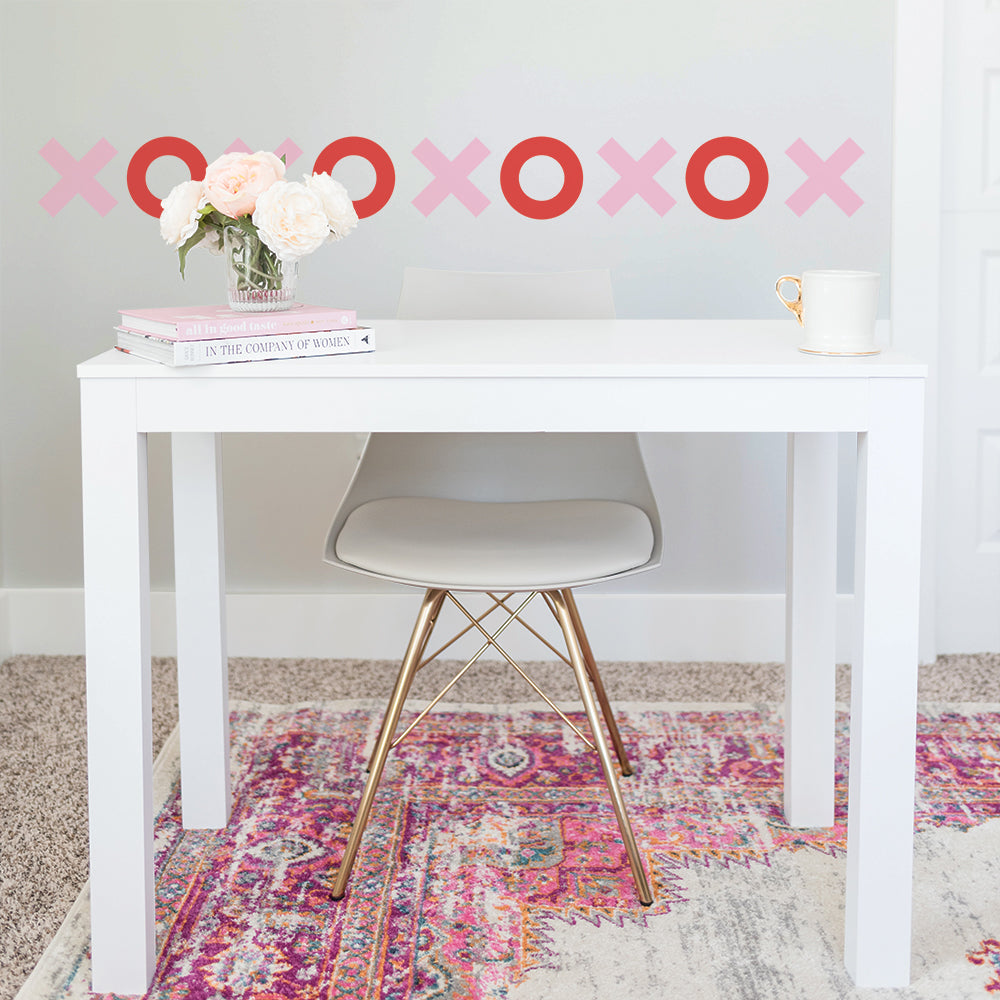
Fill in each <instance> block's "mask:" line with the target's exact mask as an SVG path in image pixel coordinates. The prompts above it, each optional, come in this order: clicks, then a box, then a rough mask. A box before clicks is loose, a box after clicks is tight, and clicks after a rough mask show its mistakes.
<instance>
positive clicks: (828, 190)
mask: <svg viewBox="0 0 1000 1000" xmlns="http://www.w3.org/2000/svg"><path fill="white" fill-rule="evenodd" d="M785 152H786V153H787V154H788V156H790V157H791V159H792V160H793V161H794V163H795V165H796V166H798V167H801V168H802V169H803V170H804V171H805V172H806V174H807V176H808V179H807V180H806V182H805V183H804V184H803V185H802V186H801V187H800V188H799V189H798V190H797V191H795V193H794V194H793V195H792V196H791V197H790V198H789V199H788V200H787V201H786V202H785V204H786V205H787V206H788V207H789V208H790V209H791V210H792V211H793V212H794V213H795V214H796V215H798V216H802V215H803V213H805V212H806V211H807V210H808V209H809V208H811V207H812V205H813V204H814V203H815V202H816V201H817V200H818V199H819V198H820V197H822V196H823V195H824V194H825V195H828V196H829V197H830V199H831V200H832V201H833V203H834V204H835V205H836V206H837V207H838V208H840V209H842V210H843V212H844V214H845V215H849V216H850V215H853V214H854V213H855V212H856V211H857V210H858V209H859V208H860V207H861V206H862V205H863V204H864V201H863V200H862V199H861V198H860V197H859V196H858V194H857V192H855V191H853V190H852V189H851V188H850V187H848V186H847V184H846V183H845V181H844V179H843V178H842V177H841V174H843V173H844V171H845V170H846V169H847V168H848V167H849V166H851V164H852V163H855V162H856V161H857V160H858V158H859V157H860V156H861V155H862V154H863V153H864V150H863V149H862V148H861V147H860V146H859V145H858V144H857V143H856V142H855V141H854V140H853V139H847V140H846V141H844V142H843V143H841V145H840V146H839V147H838V148H837V150H836V152H834V153H833V155H832V156H831V157H830V158H829V159H828V160H823V159H822V158H821V157H820V156H818V155H817V154H816V153H814V152H813V150H812V149H810V148H809V146H808V145H807V144H806V143H805V142H804V141H803V140H802V139H796V140H795V142H793V143H792V145H791V146H789V147H788V149H787V150H785Z"/></svg>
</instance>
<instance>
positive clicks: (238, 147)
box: [192, 139, 302, 180]
mask: <svg viewBox="0 0 1000 1000" xmlns="http://www.w3.org/2000/svg"><path fill="white" fill-rule="evenodd" d="M223 152H224V153H253V152H254V150H252V149H251V148H250V147H249V146H248V145H247V144H246V143H245V142H244V141H243V140H242V139H234V140H233V142H231V143H230V144H229V145H228V146H227V147H226V148H225V149H224V150H223ZM273 153H274V155H275V156H283V157H284V158H285V166H286V167H290V166H291V165H292V164H293V163H294V162H295V161H296V160H297V159H298V158H299V157H300V156H301V155H302V150H301V149H299V147H298V146H296V145H295V143H294V142H292V140H291V139H286V140H285V141H284V142H283V143H282V144H281V145H280V146H279V147H278V148H277V149H275V150H273ZM192 180H198V178H197V177H195V178H192Z"/></svg>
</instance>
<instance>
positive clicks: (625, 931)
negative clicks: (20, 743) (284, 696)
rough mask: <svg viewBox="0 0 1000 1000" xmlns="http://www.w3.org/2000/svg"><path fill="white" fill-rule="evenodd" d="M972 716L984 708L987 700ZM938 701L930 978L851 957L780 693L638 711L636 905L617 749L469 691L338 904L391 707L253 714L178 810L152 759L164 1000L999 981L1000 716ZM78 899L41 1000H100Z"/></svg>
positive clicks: (836, 883) (428, 745)
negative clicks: (788, 792) (807, 813)
mask: <svg viewBox="0 0 1000 1000" xmlns="http://www.w3.org/2000/svg"><path fill="white" fill-rule="evenodd" d="M970 707H971V706H970ZM989 708H990V709H991V710H990V711H985V710H983V706H976V709H977V711H976V713H975V714H966V713H963V712H962V711H961V710H954V706H953V707H952V710H948V711H946V710H943V709H936V708H934V707H933V706H922V713H921V715H920V719H919V767H918V789H917V822H916V829H917V837H916V843H917V853H916V903H915V927H914V970H913V985H912V986H911V987H910V988H909V989H906V990H903V991H882V990H857V989H855V988H854V987H853V985H852V984H851V982H850V980H849V978H848V977H847V974H846V972H845V971H844V969H843V959H842V953H843V892H844V890H843V882H844V868H845V866H844V856H845V848H846V840H845V837H846V831H845V826H844V822H845V820H846V781H845V772H846V750H847V746H846V728H847V719H846V713H840V715H839V716H838V719H839V722H838V761H839V766H838V780H837V825H836V826H834V827H832V828H830V829H814V830H797V829H791V828H789V827H788V826H786V825H785V823H784V821H783V817H782V811H781V792H782V752H781V720H780V717H779V715H778V712H777V710H776V709H775V708H773V707H770V706H732V705H727V706H724V707H722V706H715V707H713V706H707V705H706V706H687V707H681V706H650V705H648V704H647V705H640V704H635V705H632V706H624V707H620V710H619V719H620V722H621V724H622V732H623V735H624V738H625V741H626V744H627V746H628V747H629V750H630V753H631V754H632V756H633V760H634V761H635V763H636V764H637V773H636V774H635V775H634V776H632V777H630V778H628V779H626V780H624V781H623V783H622V787H623V794H624V795H625V797H626V800H627V802H628V805H629V810H630V813H631V816H632V821H633V825H634V827H635V831H636V837H637V840H638V842H639V845H640V848H641V849H642V851H643V852H644V855H645V858H646V862H647V866H648V870H649V871H650V873H651V877H652V881H653V885H654V891H655V893H656V902H655V903H654V905H653V906H652V907H650V908H648V909H645V908H642V907H640V906H639V905H638V904H637V903H636V900H635V894H634V888H633V884H632V881H631V876H630V874H629V869H628V864H627V860H626V857H625V853H624V850H623V849H622V848H621V846H620V842H619V836H618V830H617V827H616V824H615V820H614V816H613V813H612V811H611V807H610V803H609V801H608V798H607V793H606V789H605V787H604V785H603V782H602V780H601V777H600V772H599V766H598V764H597V760H596V756H594V755H593V754H591V753H588V752H587V751H586V750H585V748H583V746H582V744H581V743H580V742H579V740H578V739H577V737H576V736H575V735H574V734H573V733H572V731H571V730H570V729H569V728H568V727H566V726H565V725H564V724H562V723H561V722H560V721H559V720H558V719H557V718H556V717H555V716H554V715H553V714H551V713H549V712H543V711H540V710H538V709H537V708H532V707H530V706H513V707H512V706H505V707H504V708H502V709H493V708H490V707H483V706H451V707H450V708H448V709H447V710H445V711H440V710H439V711H437V712H436V713H434V714H433V715H431V716H430V717H429V718H428V719H427V720H426V721H425V722H424V724H423V725H422V726H421V727H420V728H418V729H417V730H416V731H415V732H414V734H413V735H412V736H411V737H410V738H409V739H408V740H407V741H406V742H404V743H403V744H402V746H401V747H400V749H399V750H398V751H397V752H396V754H395V755H394V756H393V757H391V758H390V762H389V765H388V766H387V768H386V773H385V776H384V778H383V782H382V786H381V790H380V794H379V797H378V798H377V800H376V805H375V808H374V809H373V813H372V819H371V823H370V825H369V828H368V831H367V833H366V836H365V839H364V841H363V843H362V848H361V852H360V854H359V856H358V862H357V865H356V867H355V871H354V874H353V876H352V881H351V883H350V885H349V889H348V894H347V896H346V897H345V898H344V900H342V901H341V902H339V903H331V902H330V901H329V898H328V889H327V886H326V880H327V879H328V877H329V876H330V875H331V874H332V872H333V870H334V867H335V864H336V861H337V860H338V859H339V856H340V851H341V849H342V846H343V844H344V841H345V840H346V836H347V832H348V829H349V824H350V821H351V817H352V816H353V809H354V805H355V803H356V801H357V797H358V796H359V794H360V791H361V785H362V779H363V775H364V763H365V760H366V759H367V755H368V754H369V753H370V752H371V749H372V747H373V745H374V740H375V737H376V735H377V728H378V722H379V712H380V710H381V705H379V706H377V707H376V706H374V705H371V704H367V703H362V702H350V703H346V702H338V703H314V704H310V705H298V706H285V707H277V706H264V705H251V704H239V705H236V706H234V711H233V715H232V721H233V742H232V748H233V749H232V756H233V768H234V771H233V773H234V792H235V808H234V812H233V818H232V821H231V823H230V825H229V827H228V828H227V829H225V830H222V831H189V832H185V831H183V830H182V829H181V826H180V792H179V787H178V785H179V779H178V759H177V741H176V734H175V735H174V737H171V739H170V740H169V741H168V745H167V746H166V747H165V748H164V751H163V753H162V754H161V756H160V758H159V760H158V762H157V768H156V778H157V792H156V794H157V796H158V802H159V803H160V805H159V808H158V814H157V819H156V835H155V853H156V872H157V921H158V928H157V930H158V933H157V940H158V949H159V961H158V965H157V970H156V975H155V979H154V982H153V985H152V988H151V989H150V991H149V993H148V994H147V996H148V997H150V998H155V1000H167V998H170V1000H174V998H179V997H185V998H190V1000H216V998H223V997H224V998H237V997H239V998H242V997H255V998H261V1000H277V998H279V997H287V998H291V997H295V998H300V1000H311V998H317V1000H318V998H339V997H343V998H352V1000H354V998H358V1000H360V998H372V1000H374V998H393V1000H404V998H406V1000H416V998H431V997H434V998H461V1000H473V998H511V1000H535V998H538V1000H541V998H544V1000H559V998H562V997H565V998H572V1000H589V998H594V1000H596V998H598V997H602V998H603V997H607V996H617V997H628V998H640V1000H641V998H647V997H648V998H653V997H656V998H661V997H663V996H678V997H679V996H684V997H690V998H705V1000H716V998H718V1000H721V998H727V1000H729V998H734V997H738V998H740V1000H753V998H762V1000H763V998H768V1000H783V998H792V997H796V998H798V997H809V998H810V1000H824V998H840V997H845V998H855V997H858V998H861V997H881V996H893V997H906V998H914V1000H916V998H920V1000H924V998H926V1000H931V998H933V1000H951V998H962V997H984V996H988V995H991V994H995V995H998V996H1000V891H998V886H1000V710H996V711H993V710H992V708H993V706H989ZM87 945H88V928H87V900H86V893H84V894H83V895H82V896H81V898H80V900H78V902H77V904H76V906H75V907H74V909H73V911H72V912H71V913H70V915H69V917H68V918H67V921H66V923H65V924H64V926H63V928H62V929H61V931H60V933H59V935H58V936H57V938H56V939H55V941H54V942H53V943H52V945H51V946H50V947H49V949H48V950H47V952H46V954H45V955H44V956H43V958H42V961H41V962H40V963H39V966H38V968H37V969H36V970H35V972H34V974H33V975H32V977H31V978H30V979H29V980H28V982H27V983H26V984H25V986H24V988H23V990H22V991H21V993H20V994H19V1000H41V998H45V1000H54V998H77V997H85V996H89V995H91V994H89V992H88V991H89V962H88V956H87Z"/></svg>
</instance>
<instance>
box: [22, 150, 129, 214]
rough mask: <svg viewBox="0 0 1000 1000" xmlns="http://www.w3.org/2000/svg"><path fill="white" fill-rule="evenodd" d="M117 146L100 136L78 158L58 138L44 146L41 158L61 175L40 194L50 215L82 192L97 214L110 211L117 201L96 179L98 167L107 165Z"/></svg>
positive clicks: (42, 203) (40, 202) (41, 201)
mask: <svg viewBox="0 0 1000 1000" xmlns="http://www.w3.org/2000/svg"><path fill="white" fill-rule="evenodd" d="M117 152H118V150H116V149H115V147H114V146H112V145H111V143H110V142H108V140H107V139H103V138H102V139H99V140H98V141H97V142H96V143H94V145H93V146H91V148H90V149H89V150H88V151H87V152H86V153H84V155H83V156H82V157H81V158H80V159H79V160H76V159H74V158H73V156H72V155H71V154H70V153H68V152H67V151H66V149H65V148H64V147H63V146H62V145H61V144H60V143H58V142H56V140H55V139H50V140H49V141H48V142H47V143H46V144H45V145H44V146H42V148H41V150H40V153H41V156H42V159H43V160H45V162H46V163H48V164H49V165H50V166H52V167H55V169H56V170H58V171H59V173H60V174H61V175H62V177H61V179H60V180H59V182H58V183H57V184H55V185H54V186H53V187H52V188H51V189H50V190H49V192H48V193H47V194H46V195H45V196H44V197H43V198H41V200H40V201H39V204H40V205H41V206H42V208H44V209H45V211H46V212H48V213H49V215H56V214H57V213H58V212H61V211H62V210H63V209H64V208H65V207H66V206H67V205H68V204H69V202H71V201H72V200H73V198H75V197H76V195H80V197H81V198H83V199H84V200H85V201H86V202H88V203H89V204H90V205H91V206H92V207H93V209H94V210H95V211H96V212H97V214H98V215H102V216H103V215H107V214H108V212H110V211H111V209H113V208H114V207H115V205H117V204H118V201H117V200H116V199H115V198H114V197H113V196H112V194H111V192H110V191H108V190H107V188H105V187H104V186H103V185H102V184H101V183H99V182H98V180H97V179H96V176H95V175H96V174H97V172H98V170H100V169H101V168H102V167H106V166H107V165H108V164H109V163H110V162H111V160H112V159H113V158H114V155H115V153H117Z"/></svg>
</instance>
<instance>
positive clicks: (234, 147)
mask: <svg viewBox="0 0 1000 1000" xmlns="http://www.w3.org/2000/svg"><path fill="white" fill-rule="evenodd" d="M224 152H226V153H252V152H253V150H252V149H251V148H250V147H249V146H248V145H247V144H246V143H245V142H244V141H243V140H242V139H234V140H233V142H231V143H230V144H229V145H228V146H227V147H226V149H225V150H224ZM274 155H275V156H282V155H284V157H285V166H286V167H290V166H291V165H292V164H293V163H294V162H295V161H296V160H297V159H298V158H299V157H300V156H301V155H302V150H301V149H299V147H298V146H296V145H295V143H294V142H292V140H291V139H286V140H285V141H284V142H283V143H282V144H281V145H280V146H279V147H278V148H277V149H276V150H275V151H274Z"/></svg>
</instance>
